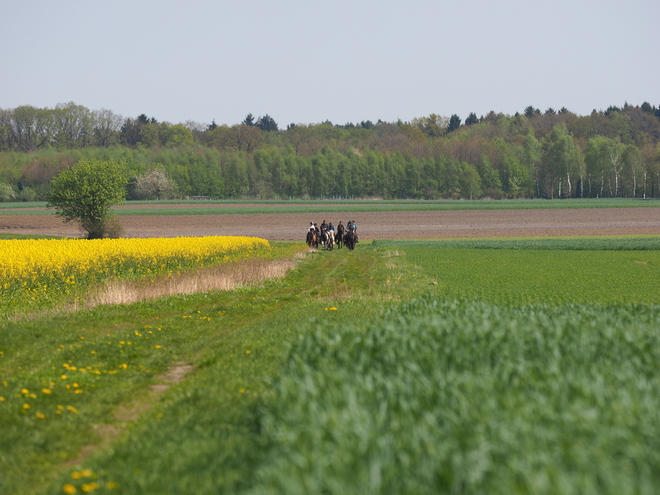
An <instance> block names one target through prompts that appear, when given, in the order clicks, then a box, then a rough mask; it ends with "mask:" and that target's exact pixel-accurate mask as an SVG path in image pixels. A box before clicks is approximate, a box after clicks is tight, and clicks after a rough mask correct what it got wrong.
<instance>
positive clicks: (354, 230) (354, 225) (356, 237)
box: [353, 220, 360, 244]
mask: <svg viewBox="0 0 660 495" xmlns="http://www.w3.org/2000/svg"><path fill="white" fill-rule="evenodd" d="M353 232H355V244H357V243H358V242H360V241H359V240H358V233H357V224H356V223H355V220H353Z"/></svg>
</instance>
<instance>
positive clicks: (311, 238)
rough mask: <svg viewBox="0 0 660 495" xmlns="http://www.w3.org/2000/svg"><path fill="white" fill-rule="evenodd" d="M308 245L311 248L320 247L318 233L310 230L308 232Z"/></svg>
mask: <svg viewBox="0 0 660 495" xmlns="http://www.w3.org/2000/svg"><path fill="white" fill-rule="evenodd" d="M306 242H307V245H308V246H309V247H312V246H313V247H317V246H318V245H319V243H318V240H317V239H316V232H314V231H313V230H308V231H307V240H306Z"/></svg>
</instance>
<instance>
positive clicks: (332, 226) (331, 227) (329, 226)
mask: <svg viewBox="0 0 660 495" xmlns="http://www.w3.org/2000/svg"><path fill="white" fill-rule="evenodd" d="M328 230H332V231H333V232H335V226H334V225H332V222H330V225H328Z"/></svg>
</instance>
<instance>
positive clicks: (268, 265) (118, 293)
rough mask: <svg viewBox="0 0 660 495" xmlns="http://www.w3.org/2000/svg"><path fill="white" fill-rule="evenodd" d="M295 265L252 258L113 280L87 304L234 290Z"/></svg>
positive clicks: (281, 273) (266, 278)
mask: <svg viewBox="0 0 660 495" xmlns="http://www.w3.org/2000/svg"><path fill="white" fill-rule="evenodd" d="M294 266H295V262H294V261H293V260H290V259H276V260H271V259H262V258H251V259H247V260H244V261H241V262H238V263H225V264H222V265H217V266H211V267H206V268H200V269H198V270H195V271H192V272H184V273H179V274H175V275H170V276H167V277H158V278H155V279H153V280H128V281H127V280H116V281H111V282H109V283H108V284H107V285H105V286H104V287H102V288H101V289H100V290H99V292H97V293H96V294H94V295H92V296H91V297H90V298H89V300H88V301H87V303H86V304H85V306H86V307H93V306H98V305H102V304H130V303H134V302H139V301H145V300H148V299H156V298H158V297H163V296H171V295H176V294H193V293H196V292H206V291H209V290H232V289H235V288H236V287H240V286H245V285H254V284H257V283H259V282H262V281H264V280H269V279H273V278H279V277H283V276H284V275H285V274H286V272H287V271H288V270H291V269H292V268H294Z"/></svg>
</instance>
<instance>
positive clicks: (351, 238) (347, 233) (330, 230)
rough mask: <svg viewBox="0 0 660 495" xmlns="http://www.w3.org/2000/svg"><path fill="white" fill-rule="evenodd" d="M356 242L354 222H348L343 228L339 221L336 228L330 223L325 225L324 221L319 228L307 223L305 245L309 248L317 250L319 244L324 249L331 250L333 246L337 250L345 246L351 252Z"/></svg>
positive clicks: (355, 225)
mask: <svg viewBox="0 0 660 495" xmlns="http://www.w3.org/2000/svg"><path fill="white" fill-rule="evenodd" d="M358 242H359V241H358V236H357V224H356V223H355V220H349V221H348V223H347V224H346V225H345V226H344V224H343V223H341V220H340V221H339V224H338V225H337V227H336V228H335V226H334V225H333V223H332V222H330V223H327V222H326V221H325V220H323V222H322V223H321V225H320V226H318V225H317V224H316V223H314V222H309V227H308V228H307V245H308V246H310V247H312V246H314V247H316V248H318V246H319V244H321V245H322V246H323V248H324V249H326V250H331V249H332V248H333V247H334V246H335V244H337V247H339V248H341V247H342V245H344V244H346V247H348V249H351V250H352V249H353V248H354V247H355V244H356V243H358Z"/></svg>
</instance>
